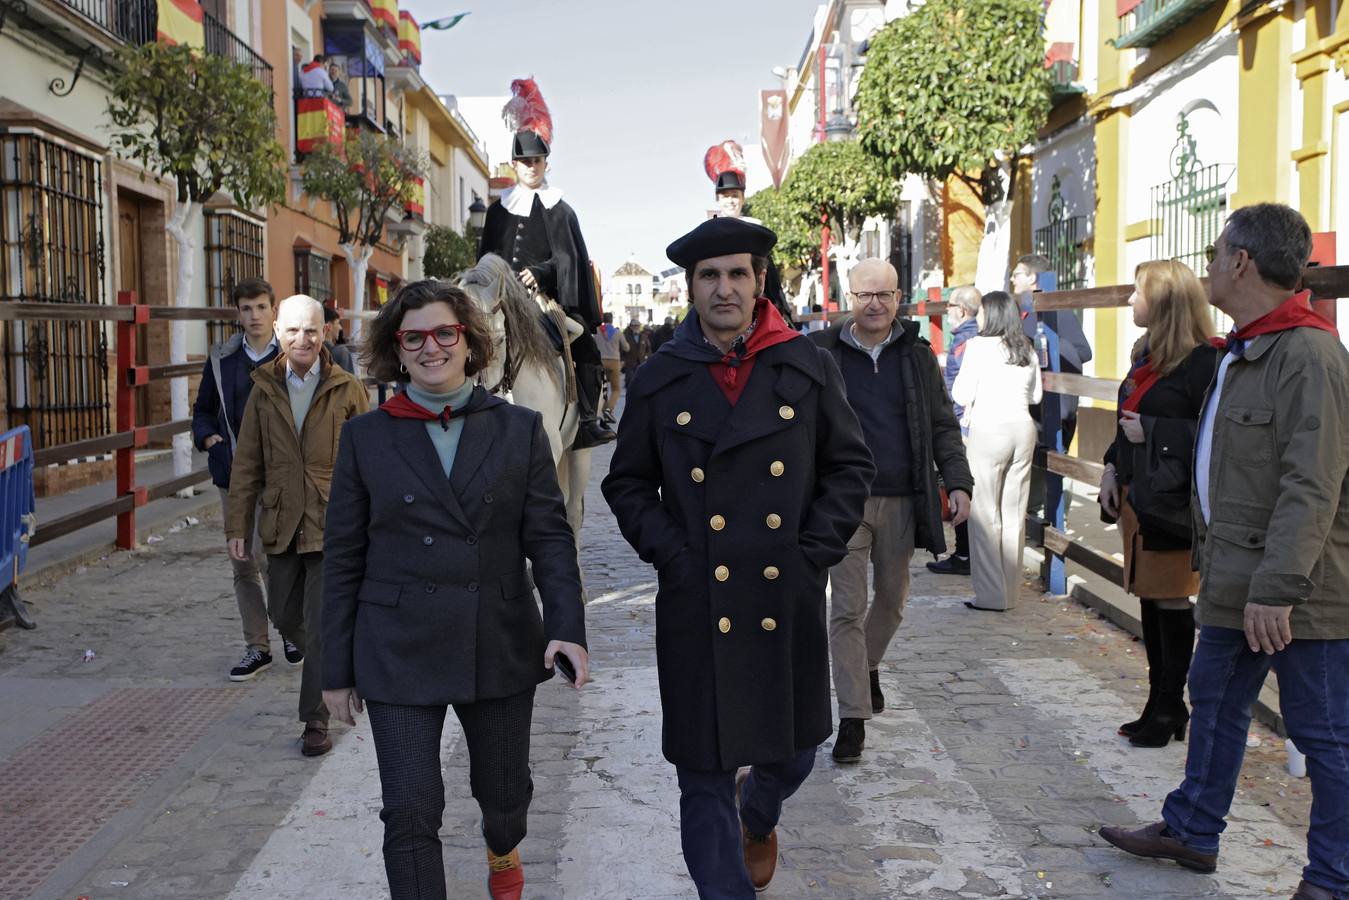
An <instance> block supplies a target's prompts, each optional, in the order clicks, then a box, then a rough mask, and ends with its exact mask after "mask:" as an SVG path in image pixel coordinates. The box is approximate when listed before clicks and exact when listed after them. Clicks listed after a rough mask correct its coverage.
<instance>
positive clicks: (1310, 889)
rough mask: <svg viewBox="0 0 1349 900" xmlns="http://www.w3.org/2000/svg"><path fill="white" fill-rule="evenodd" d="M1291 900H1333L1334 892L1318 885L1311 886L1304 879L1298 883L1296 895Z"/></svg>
mask: <svg viewBox="0 0 1349 900" xmlns="http://www.w3.org/2000/svg"><path fill="white" fill-rule="evenodd" d="M1292 900H1335V892H1334V891H1332V890H1331V889H1330V888H1323V887H1321V885H1319V884H1312V883H1311V882H1310V881H1308V880H1307V879H1305V878H1304V879H1302V880H1301V881H1299V882H1298V885H1297V893H1296V894H1294V895H1293V897H1292Z"/></svg>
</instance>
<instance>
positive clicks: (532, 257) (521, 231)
mask: <svg viewBox="0 0 1349 900" xmlns="http://www.w3.org/2000/svg"><path fill="white" fill-rule="evenodd" d="M488 253H495V254H496V255H497V256H500V257H501V258H502V259H504V260H506V261H507V262H508V263H510V265H511V268H512V269H514V270H515V271H516V272H522V271H524V270H525V269H529V270H530V271H532V272H533V273H534V277H535V278H536V279H537V280H538V282H539V288H540V290H542V291H543V293H545V294H547V295H548V296H549V297H552V298H553V299H554V300H556V301H557V302H558V303H559V304H561V306H562V308H563V309H565V310H566V311H567V312H568V313H569V314H572V315H575V316H577V317H579V318H580V319H581V320H582V321H583V322H585V324H586V325H587V326H588V327H589V328H590V329H592V330H593V329H594V328H595V327H596V326H597V325H598V324H599V322H600V304H599V296H598V295H597V293H596V291H595V280H594V278H593V276H592V275H591V271H590V254H589V252H587V250H586V245H585V239H584V238H583V237H582V236H581V225H580V223H579V222H577V220H576V211H575V210H573V209H572V208H571V207H570V206H569V205H568V204H567V201H565V200H559V201H558V202H557V203H556V204H554V205H553V207H552V208H551V209H548V208H546V207H545V206H544V205H543V201H542V200H540V199H539V197H538V195H535V197H534V204H533V206H532V207H531V208H530V211H529V215H528V216H527V217H526V216H517V215H515V214H514V213H511V212H510V211H508V210H507V209H506V207H504V206H502V205H501V201H500V200H497V201H495V202H493V203H492V205H491V206H490V207H489V208H488V210H487V220H486V222H485V223H484V224H483V230H482V238H481V239H480V241H479V242H478V258H479V259H481V258H482V257H483V256H484V255H486V254H488Z"/></svg>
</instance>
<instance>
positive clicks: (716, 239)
mask: <svg viewBox="0 0 1349 900" xmlns="http://www.w3.org/2000/svg"><path fill="white" fill-rule="evenodd" d="M777 242H778V236H777V235H776V234H774V233H773V232H772V231H771V230H769V229H767V228H765V227H763V226H762V225H756V224H755V223H753V222H747V221H745V220H744V219H732V218H728V217H726V216H717V217H716V218H714V219H708V220H707V221H706V222H704V223H703V224H701V225H699V226H698V227H697V228H695V229H693V230H692V231H690V232H689V233H688V234H686V235H684V236H683V237H681V238H679V239H678V240H676V241H675V242H674V243H673V244H671V245H670V246H668V247H666V248H665V255H666V256H668V257H670V261H671V262H673V263H674V264H675V265H677V266H683V267H684V269H686V270H687V271H688V272H690V273H692V272H693V267H694V266H695V265H697V264H698V261H699V260H702V259H712V258H714V257H717V256H730V255H731V254H733V253H749V254H751V255H753V256H767V255H768V253H769V251H770V250H772V249H773V245H774V244H776V243H777Z"/></svg>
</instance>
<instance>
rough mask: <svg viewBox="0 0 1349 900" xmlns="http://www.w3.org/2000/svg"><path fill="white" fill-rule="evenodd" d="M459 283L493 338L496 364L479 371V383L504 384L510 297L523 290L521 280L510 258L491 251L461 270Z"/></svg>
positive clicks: (493, 361)
mask: <svg viewBox="0 0 1349 900" xmlns="http://www.w3.org/2000/svg"><path fill="white" fill-rule="evenodd" d="M456 283H457V284H458V286H459V287H460V288H462V289H463V290H464V292H465V293H466V294H468V296H469V299H471V300H472V301H473V305H474V306H476V307H477V308H478V311H479V312H480V313H482V317H483V321H484V322H486V323H487V333H488V335H489V336H490V337H491V339H492V363H491V365H489V366H487V367H486V368H484V369H482V370H481V371H479V372H478V374H477V376H476V377H477V379H478V383H479V384H482V385H485V386H487V387H488V388H489V389H490V388H492V387H494V386H495V385H499V384H501V381H502V376H503V375H504V373H505V365H506V300H507V294H508V293H509V292H511V291H516V290H518V291H523V290H524V288H523V286H522V285H521V284H520V280H519V279H518V278H517V277H516V275H515V273H514V272H512V271H511V267H510V266H509V265H507V263H506V261H505V260H504V259H502V258H501V257H499V256H497V255H496V254H494V253H489V254H487V255H486V256H484V257H483V258H482V259H480V260H478V264H477V265H476V266H474V267H473V268H471V269H466V270H464V271H463V272H461V273H459V276H458V277H457V278H456Z"/></svg>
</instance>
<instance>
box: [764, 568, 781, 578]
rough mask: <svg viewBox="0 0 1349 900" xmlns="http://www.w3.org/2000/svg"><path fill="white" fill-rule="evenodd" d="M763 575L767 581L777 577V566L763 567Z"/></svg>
mask: <svg viewBox="0 0 1349 900" xmlns="http://www.w3.org/2000/svg"><path fill="white" fill-rule="evenodd" d="M763 577H765V578H767V579H768V580H769V581H772V580H773V579H774V578H777V577H778V567H777V566H769V567H768V568H766V569H764V570H763Z"/></svg>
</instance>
